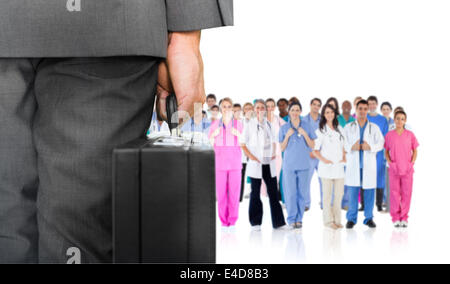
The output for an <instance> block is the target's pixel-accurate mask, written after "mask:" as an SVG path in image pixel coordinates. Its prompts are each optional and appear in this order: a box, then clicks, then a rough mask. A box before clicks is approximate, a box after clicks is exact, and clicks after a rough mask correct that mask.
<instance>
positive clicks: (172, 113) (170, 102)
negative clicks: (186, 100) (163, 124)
mask: <svg viewBox="0 0 450 284" xmlns="http://www.w3.org/2000/svg"><path fill="white" fill-rule="evenodd" d="M166 113H167V124H168V125H169V129H170V133H171V134H172V135H174V136H179V133H178V132H179V129H178V126H179V118H178V102H177V96H176V95H175V93H171V94H170V95H169V96H168V97H167V99H166Z"/></svg>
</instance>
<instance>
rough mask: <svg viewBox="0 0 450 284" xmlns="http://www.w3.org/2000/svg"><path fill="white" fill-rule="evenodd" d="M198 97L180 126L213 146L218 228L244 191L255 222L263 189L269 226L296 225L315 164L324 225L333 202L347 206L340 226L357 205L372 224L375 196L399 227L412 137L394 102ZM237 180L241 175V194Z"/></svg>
mask: <svg viewBox="0 0 450 284" xmlns="http://www.w3.org/2000/svg"><path fill="white" fill-rule="evenodd" d="M207 102H208V109H207V111H203V113H201V114H200V113H199V114H197V115H194V118H193V119H191V120H189V121H188V122H187V123H186V124H185V125H183V126H182V129H181V132H182V133H183V135H192V136H193V137H196V136H197V137H203V138H200V139H195V140H197V142H205V141H206V142H205V143H211V144H212V145H213V146H214V150H215V153H216V191H217V201H218V211H219V219H220V220H221V223H222V226H223V229H224V230H226V231H229V230H230V228H231V229H232V228H233V227H234V225H235V224H236V221H237V219H238V216H239V203H240V202H242V201H243V200H245V199H246V198H250V206H249V212H248V216H249V221H250V225H251V227H252V230H254V231H259V230H261V225H262V221H263V203H262V201H261V196H262V195H263V196H266V195H265V192H266V191H267V197H268V198H269V205H270V211H271V212H270V213H271V220H272V227H273V228H274V229H277V230H280V229H282V230H284V229H300V228H303V227H304V225H303V220H304V216H305V212H307V211H308V210H309V209H310V208H311V192H310V188H311V182H312V176H313V174H314V172H315V171H317V175H318V177H319V185H320V199H321V202H320V207H321V208H322V209H323V223H324V226H325V227H326V228H331V229H334V230H337V229H340V228H343V224H342V220H341V212H342V210H346V211H347V214H346V219H347V223H346V226H345V227H346V228H347V229H352V228H354V226H355V225H356V224H357V222H358V211H364V217H365V218H364V220H363V223H364V224H365V225H367V226H368V227H369V228H375V227H376V223H375V220H374V212H373V211H374V208H375V205H376V208H377V210H378V211H382V212H390V214H391V217H392V222H393V224H394V227H396V228H400V227H402V228H405V227H407V226H408V221H409V210H410V205H411V197H412V188H413V186H412V185H413V174H414V164H415V161H416V159H417V148H418V146H419V144H418V142H417V139H416V137H415V135H414V133H413V132H412V128H411V126H410V125H408V124H407V123H406V119H407V115H406V112H405V110H404V109H403V108H402V107H397V108H395V109H394V111H392V105H391V104H390V103H389V102H383V103H382V104H381V107H380V111H381V113H382V114H378V113H377V110H378V99H377V98H376V97H375V96H371V97H369V98H368V100H364V99H363V98H362V97H356V98H355V99H354V100H353V102H354V109H355V113H354V114H352V104H351V103H350V101H344V102H343V104H342V106H341V109H342V113H340V111H339V104H338V100H337V99H336V98H329V99H328V100H327V101H326V103H325V105H324V107H323V108H322V101H321V100H320V99H318V98H315V99H313V100H312V101H311V102H310V112H309V113H308V114H307V115H306V116H302V105H301V103H300V100H299V99H298V98H296V97H292V98H290V99H289V100H287V99H284V98H282V99H279V100H278V101H277V102H276V103H275V100H273V99H267V100H266V101H264V100H259V99H258V100H255V101H254V103H245V104H244V105H243V107H241V105H240V104H233V102H232V101H231V99H229V98H225V99H222V100H221V101H220V102H219V104H218V105H217V99H216V96H215V95H209V96H208V97H207ZM275 107H278V110H279V115H276V114H275V113H274V112H275ZM392 113H393V114H394V117H393V118H392V117H391V114H392ZM166 127H167V126H166V125H165V124H164V122H162V121H161V120H160V119H158V118H157V117H154V119H153V121H152V124H151V127H150V129H149V133H148V134H149V137H152V136H153V135H158V134H161V133H162V134H165V133H166V132H167V129H166ZM281 151H282V153H281V155H280V152H281ZM277 164H278V165H277ZM280 165H281V168H280ZM246 177H248V180H246ZM277 177H279V178H278V179H277ZM246 181H248V183H250V184H251V186H250V188H251V191H250V194H248V195H247V194H245V184H246V183H247V182H246ZM263 181H264V183H263ZM265 188H266V189H265ZM264 189H265V190H264ZM359 203H360V204H361V208H360V209H358V204H359ZM283 207H285V209H286V214H287V217H286V219H285V217H284V212H283ZM383 208H385V209H383ZM286 222H287V224H286Z"/></svg>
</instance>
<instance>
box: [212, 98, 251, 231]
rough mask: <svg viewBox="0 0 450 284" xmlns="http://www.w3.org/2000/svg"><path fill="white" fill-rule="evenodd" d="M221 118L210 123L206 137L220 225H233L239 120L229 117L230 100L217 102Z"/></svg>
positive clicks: (239, 160) (236, 207)
mask: <svg viewBox="0 0 450 284" xmlns="http://www.w3.org/2000/svg"><path fill="white" fill-rule="evenodd" d="M220 109H221V112H222V119H219V120H216V121H214V122H213V123H212V125H211V128H210V132H209V138H210V140H211V144H213V145H214V151H215V154H216V192H217V203H218V210H219V218H220V221H221V222H222V226H223V228H229V227H233V226H234V225H235V224H236V221H237V219H238V215H239V197H240V191H241V176H242V151H241V147H240V136H241V134H242V132H243V126H242V122H241V121H239V120H236V119H234V118H233V102H232V101H231V99H229V98H225V99H223V100H222V101H221V103H220Z"/></svg>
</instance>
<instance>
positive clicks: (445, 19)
mask: <svg viewBox="0 0 450 284" xmlns="http://www.w3.org/2000/svg"><path fill="white" fill-rule="evenodd" d="M449 15H450V1H448V0H441V1H438V0H426V1H424V0H420V1H419V0H376V1H367V0H308V1H304V0H235V26H234V27H228V28H222V29H212V30H207V31H204V32H203V42H202V52H203V56H204V62H205V79H206V91H207V93H215V94H216V95H217V96H218V97H219V98H221V97H225V96H228V97H231V98H232V99H233V100H234V101H236V102H240V103H245V102H247V101H253V99H255V98H264V99H265V98H269V97H272V98H274V99H278V98H281V97H286V98H290V97H291V96H297V97H299V98H300V100H301V102H302V104H303V106H304V111H305V113H304V114H306V113H307V112H308V111H309V101H310V99H311V98H313V97H320V98H322V99H323V100H326V99H327V98H328V97H330V96H335V97H337V98H338V100H339V102H340V104H341V102H342V101H343V100H344V99H348V100H350V101H352V102H353V99H354V97H356V96H362V97H367V96H369V95H376V96H378V98H379V100H380V101H385V100H388V101H390V102H391V103H392V104H393V106H394V107H395V106H398V105H401V106H403V107H404V108H405V110H406V112H407V113H408V123H409V124H410V125H411V126H412V127H413V130H414V132H415V134H416V136H417V138H418V140H419V143H420V147H419V156H418V161H417V163H416V174H415V183H414V193H413V202H412V209H411V214H410V215H411V218H410V228H409V230H408V231H407V232H406V233H405V232H403V233H401V234H400V237H399V236H398V234H397V232H395V231H394V230H393V228H392V225H391V223H390V220H389V216H388V215H381V216H379V215H377V217H376V221H377V222H378V223H379V226H378V229H377V231H376V232H375V233H368V231H366V229H365V228H363V227H362V226H361V225H360V226H359V227H358V228H357V230H356V235H357V236H358V234H359V239H358V237H356V238H355V236H354V235H349V233H348V232H346V231H342V232H340V233H339V236H338V237H336V236H331V237H330V236H329V235H328V233H326V232H324V231H323V229H322V227H321V211H320V209H318V208H315V210H314V209H313V210H312V212H311V214H310V215H309V216H308V215H307V217H305V228H304V229H303V231H302V232H301V233H300V235H301V239H302V240H301V242H300V241H299V240H298V235H297V236H294V237H293V238H294V243H296V244H297V245H298V244H299V243H304V247H305V248H306V251H307V252H309V254H308V255H307V256H306V257H305V258H295V257H294V258H292V257H288V256H287V253H284V252H286V251H290V250H291V246H293V247H292V250H295V245H292V242H289V240H292V238H291V239H290V237H289V236H286V239H284V238H285V236H282V237H281V239H280V238H278V237H274V235H273V232H272V230H271V228H270V220H269V219H266V220H265V226H266V227H264V228H263V231H262V235H261V236H259V237H257V238H256V241H255V239H254V238H253V237H252V236H251V235H250V231H249V226H250V225H249V224H248V213H247V212H246V211H247V206H248V200H247V201H246V202H247V203H245V202H244V203H243V205H242V208H241V218H240V220H239V223H238V226H237V230H236V233H235V235H234V236H232V237H231V239H232V241H231V242H230V241H229V238H228V237H229V236H228V235H224V236H222V237H223V238H224V239H223V238H221V237H220V234H221V233H220V229H219V240H218V254H219V259H218V261H219V262H225V263H231V262H234V263H242V262H245V263H258V262H263V263H272V262H276V263H283V262H297V261H298V262H303V261H306V262H450V255H449V253H450V244H449V240H450V237H449V233H450V186H449V182H448V180H449V178H450V163H449V161H450V159H449V157H450V155H449V149H448V148H449V146H448V145H449V138H450V136H449V135H448V132H449V119H448V117H449V114H450V108H449V101H450V99H449V95H450V17H449ZM315 183H316V178H314V184H315ZM312 190H313V204H317V202H318V188H317V185H313V189H312ZM314 198H315V199H314ZM316 207H317V205H316ZM266 209H268V208H266ZM265 212H266V213H268V211H267V210H266V211H265ZM267 215H268V214H266V217H268V216H267ZM308 223H309V224H310V225H309V228H308V225H307V224H308ZM264 229H265V230H264ZM276 234H277V233H275V235H276ZM405 234H406V235H405ZM227 236H228V237H227ZM368 236H369V237H368ZM261 238H262V239H263V240H264V241H262V240H261ZM296 238H297V239H296ZM330 238H331V239H337V241H336V243H335V240H332V241H331V247H334V246H335V245H336V244H338V245H339V250H340V252H341V255H340V256H339V257H337V258H333V259H332V260H330V259H329V257H328V256H329V255H327V253H328V252H330V254H331V253H332V252H331V251H332V249H330V243H329V242H328V241H327V240H329V239H330ZM274 240H275V241H274ZM344 240H346V241H344ZM405 240H406V241H405ZM393 243H394V245H393ZM396 244H397V245H398V247H399V248H401V250H400V252H399V249H398V247H397V246H396ZM301 254H302V253H301ZM264 256H265V257H264Z"/></svg>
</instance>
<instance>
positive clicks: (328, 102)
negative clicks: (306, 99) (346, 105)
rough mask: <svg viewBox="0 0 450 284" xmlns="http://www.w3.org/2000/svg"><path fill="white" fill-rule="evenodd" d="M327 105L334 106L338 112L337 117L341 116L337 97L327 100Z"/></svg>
mask: <svg viewBox="0 0 450 284" xmlns="http://www.w3.org/2000/svg"><path fill="white" fill-rule="evenodd" d="M325 105H332V106H333V107H334V109H335V110H336V115H337V116H339V115H340V114H341V112H340V111H339V102H338V100H337V99H336V98H335V97H331V98H329V99H328V100H327V102H326V103H325Z"/></svg>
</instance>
